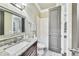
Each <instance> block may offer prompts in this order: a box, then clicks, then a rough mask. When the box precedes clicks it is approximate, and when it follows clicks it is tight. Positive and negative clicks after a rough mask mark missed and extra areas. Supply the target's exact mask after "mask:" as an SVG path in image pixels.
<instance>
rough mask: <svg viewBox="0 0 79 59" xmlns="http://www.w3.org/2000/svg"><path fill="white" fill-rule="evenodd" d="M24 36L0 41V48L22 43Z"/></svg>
mask: <svg viewBox="0 0 79 59" xmlns="http://www.w3.org/2000/svg"><path fill="white" fill-rule="evenodd" d="M23 38H24V35H21V36H16V37H12V38H8V39H5V40H1V41H0V47H1V46H4V45H14V44H16V43H19V42H21V41H23Z"/></svg>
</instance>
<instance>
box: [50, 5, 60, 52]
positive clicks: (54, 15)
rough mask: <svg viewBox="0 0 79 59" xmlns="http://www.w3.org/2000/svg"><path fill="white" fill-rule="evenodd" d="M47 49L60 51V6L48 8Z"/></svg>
mask: <svg viewBox="0 0 79 59" xmlns="http://www.w3.org/2000/svg"><path fill="white" fill-rule="evenodd" d="M49 50H51V51H54V52H58V53H61V6H59V7H55V8H52V9H50V10H49Z"/></svg>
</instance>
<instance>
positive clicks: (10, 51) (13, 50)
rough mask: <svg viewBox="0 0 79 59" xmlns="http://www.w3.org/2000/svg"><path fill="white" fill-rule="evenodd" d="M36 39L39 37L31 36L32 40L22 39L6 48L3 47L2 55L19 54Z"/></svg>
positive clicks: (0, 52) (0, 53)
mask: <svg viewBox="0 0 79 59" xmlns="http://www.w3.org/2000/svg"><path fill="white" fill-rule="evenodd" d="M36 41H37V39H34V38H30V40H25V41H22V42H20V43H18V44H16V45H14V46H11V47H9V48H7V49H5V50H3V49H2V51H0V55H1V56H19V55H21V54H22V53H23V52H24V51H26V50H27V49H28V48H29V47H30V46H32V45H33V44H34V43H35V42H36Z"/></svg>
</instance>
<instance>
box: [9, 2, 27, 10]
mask: <svg viewBox="0 0 79 59" xmlns="http://www.w3.org/2000/svg"><path fill="white" fill-rule="evenodd" d="M10 4H11V5H13V6H15V7H16V8H18V9H20V10H21V11H22V10H24V9H25V7H26V6H27V3H10Z"/></svg>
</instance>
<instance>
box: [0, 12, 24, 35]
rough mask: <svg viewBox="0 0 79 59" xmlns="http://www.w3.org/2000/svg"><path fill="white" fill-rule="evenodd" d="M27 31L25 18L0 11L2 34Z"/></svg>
mask: <svg viewBox="0 0 79 59" xmlns="http://www.w3.org/2000/svg"><path fill="white" fill-rule="evenodd" d="M22 32H25V18H23V17H20V16H17V15H14V14H12V13H9V12H6V11H0V35H9V34H14V33H22Z"/></svg>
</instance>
